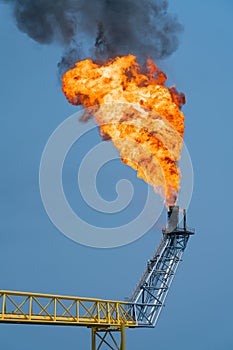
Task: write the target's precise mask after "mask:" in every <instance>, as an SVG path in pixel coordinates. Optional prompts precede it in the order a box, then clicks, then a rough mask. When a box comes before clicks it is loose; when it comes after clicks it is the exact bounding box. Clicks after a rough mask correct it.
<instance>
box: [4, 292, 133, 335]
mask: <svg viewBox="0 0 233 350" xmlns="http://www.w3.org/2000/svg"><path fill="white" fill-rule="evenodd" d="M0 322H5V323H29V324H33V323H35V324H50V325H69V326H71V325H74V326H85V327H97V328H99V327H103V328H106V329H107V328H109V327H110V328H111V329H114V328H115V329H116V330H120V329H122V327H136V326H137V324H136V322H135V321H134V320H133V319H132V317H131V316H130V315H129V313H128V312H127V303H126V302H122V301H114V300H103V299H94V298H79V297H72V296H61V295H52V294H40V293H24V292H13V291H6V290H0Z"/></svg>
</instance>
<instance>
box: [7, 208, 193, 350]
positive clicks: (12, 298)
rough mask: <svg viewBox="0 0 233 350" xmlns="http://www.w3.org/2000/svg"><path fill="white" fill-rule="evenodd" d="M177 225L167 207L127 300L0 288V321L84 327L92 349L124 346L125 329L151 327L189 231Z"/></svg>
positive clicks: (174, 211)
mask: <svg viewBox="0 0 233 350" xmlns="http://www.w3.org/2000/svg"><path fill="white" fill-rule="evenodd" d="M183 213H184V220H183V223H184V225H183V228H180V227H178V214H179V207H177V206H173V207H170V208H169V212H168V226H167V228H166V229H165V230H163V231H162V232H163V238H162V241H161V243H160V245H159V247H158V248H157V250H156V251H155V253H154V255H153V257H152V259H150V260H149V261H148V264H147V268H146V270H145V272H144V274H143V276H142V278H141V280H140V281H139V283H138V285H137V287H136V289H135V291H134V293H133V294H132V296H131V298H130V299H129V301H127V302H122V301H114V300H103V299H94V298H79V297H71V296H60V295H52V294H40V293H24V292H12V291H5V290H0V323H24V324H44V325H45V324H47V325H67V326H71V325H73V326H84V327H89V328H91V330H92V350H100V349H101V348H103V347H104V348H105V349H106V347H107V348H108V349H111V350H125V349H126V345H125V328H132V327H155V325H156V323H157V321H158V317H159V315H160V312H161V310H162V307H163V306H164V302H165V299H166V296H167V293H168V291H169V288H170V286H171V283H172V281H173V278H174V276H175V273H176V270H177V268H178V266H179V263H180V261H181V259H182V256H183V253H184V250H185V248H186V246H187V243H188V239H189V236H190V235H192V234H194V230H192V229H187V227H186V212H185V211H184V212H183Z"/></svg>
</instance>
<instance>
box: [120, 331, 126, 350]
mask: <svg viewBox="0 0 233 350" xmlns="http://www.w3.org/2000/svg"><path fill="white" fill-rule="evenodd" d="M121 350H126V343H125V326H124V325H122V326H121Z"/></svg>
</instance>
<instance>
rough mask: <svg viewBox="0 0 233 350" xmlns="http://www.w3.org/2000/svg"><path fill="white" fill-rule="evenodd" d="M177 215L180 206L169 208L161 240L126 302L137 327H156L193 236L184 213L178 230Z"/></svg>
mask: <svg viewBox="0 0 233 350" xmlns="http://www.w3.org/2000/svg"><path fill="white" fill-rule="evenodd" d="M178 213H179V207H177V206H174V207H170V208H169V211H168V224H167V227H166V229H164V230H163V231H162V233H163V238H162V241H161V243H160V245H159V247H158V248H157V250H156V251H155V253H154V255H153V257H152V259H150V260H149V261H148V264H147V268H146V270H145V272H144V274H143V275H142V278H141V280H140V281H139V283H138V285H137V287H136V289H135V291H134V293H133V294H132V296H131V298H130V299H129V312H130V315H131V316H132V317H133V318H134V320H135V321H136V323H137V324H138V326H141V327H155V325H156V323H157V320H158V317H159V315H160V312H161V311H162V308H163V306H164V302H165V299H166V296H167V293H168V291H169V288H170V286H171V283H172V281H173V278H174V276H175V273H176V271H177V268H178V266H179V263H180V261H181V259H182V255H183V253H184V250H185V248H186V246H187V242H188V240H189V237H190V235H193V234H194V230H193V229H187V227H186V213H185V210H184V211H183V227H178Z"/></svg>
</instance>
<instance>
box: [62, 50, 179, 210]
mask: <svg viewBox="0 0 233 350" xmlns="http://www.w3.org/2000/svg"><path fill="white" fill-rule="evenodd" d="M166 79H167V78H166V75H165V74H164V73H163V72H162V71H160V70H159V69H158V67H157V66H156V65H155V64H154V62H153V61H152V60H151V59H148V60H147V64H146V67H144V68H143V67H141V66H140V65H139V64H138V63H137V62H136V57H135V56H133V55H128V56H123V57H116V58H115V59H113V60H109V61H108V62H107V63H105V64H103V63H100V64H97V63H94V62H93V61H92V60H90V59H87V60H83V61H80V62H78V63H76V65H75V68H73V69H71V70H69V71H67V72H66V73H65V74H64V76H63V79H62V81H63V86H62V89H63V92H64V93H65V95H66V97H67V99H68V100H69V102H70V103H72V104H75V105H80V104H82V105H83V106H84V107H85V109H86V110H88V111H90V113H89V114H92V115H94V117H95V121H96V122H97V123H98V124H99V125H100V132H101V136H102V137H103V138H104V139H111V140H112V142H113V144H114V145H115V147H116V148H117V149H118V150H119V152H120V155H121V159H122V161H123V162H124V163H126V164H128V165H129V166H131V167H132V168H134V169H135V170H137V172H138V177H140V178H143V179H144V180H145V181H146V182H147V183H149V184H151V185H152V186H153V187H154V189H155V191H157V192H159V193H160V194H161V195H162V196H163V198H164V199H165V201H166V204H167V205H172V204H175V202H176V199H177V194H178V191H179V182H180V171H179V167H178V165H177V163H178V161H179V159H180V152H181V149H182V143H183V134H184V115H183V113H182V112H181V111H180V108H181V107H182V105H183V104H184V103H185V97H184V94H179V93H178V92H177V91H176V89H175V88H174V87H171V88H168V87H166V86H165V82H166Z"/></svg>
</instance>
